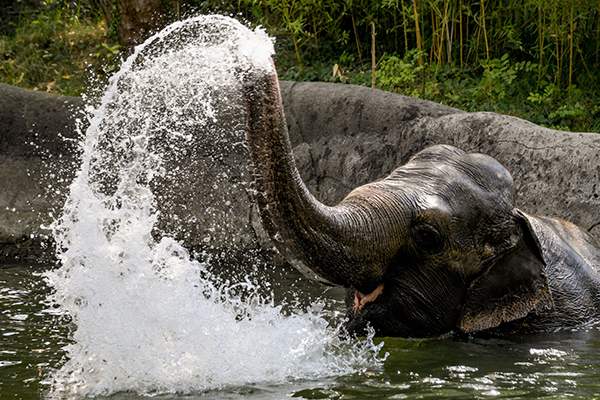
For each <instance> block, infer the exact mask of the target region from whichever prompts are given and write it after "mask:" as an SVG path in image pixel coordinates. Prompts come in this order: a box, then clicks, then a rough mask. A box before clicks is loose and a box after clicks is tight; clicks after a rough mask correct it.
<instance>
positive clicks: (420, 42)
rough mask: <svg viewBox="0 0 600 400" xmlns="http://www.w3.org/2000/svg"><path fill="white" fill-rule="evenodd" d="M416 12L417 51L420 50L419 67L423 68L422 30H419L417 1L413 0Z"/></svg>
mask: <svg viewBox="0 0 600 400" xmlns="http://www.w3.org/2000/svg"><path fill="white" fill-rule="evenodd" d="M413 7H414V10H415V30H416V33H417V49H418V50H419V66H423V55H422V54H421V53H422V52H423V42H422V39H421V30H420V29H419V13H418V12H417V0H413Z"/></svg>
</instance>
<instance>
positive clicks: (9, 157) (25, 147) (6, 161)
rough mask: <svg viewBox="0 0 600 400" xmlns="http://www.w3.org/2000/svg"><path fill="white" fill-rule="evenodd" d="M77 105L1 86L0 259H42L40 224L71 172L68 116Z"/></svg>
mask: <svg viewBox="0 0 600 400" xmlns="http://www.w3.org/2000/svg"><path fill="white" fill-rule="evenodd" d="M82 107H83V101H82V100H81V99H80V98H74V97H65V96H57V95H52V94H48V93H43V92H36V91H33V90H27V89H21V88H17V87H14V86H10V85H6V84H2V83H0V187H1V188H2V190H1V191H0V261H1V260H2V259H6V258H7V257H8V258H21V259H23V258H26V259H38V258H40V257H41V258H44V257H42V255H43V254H42V253H43V246H41V245H42V243H46V242H47V240H46V239H45V237H44V235H47V234H48V233H49V232H48V231H47V230H44V229H41V228H40V226H41V225H44V224H48V223H49V222H51V217H50V213H52V212H53V211H54V210H55V208H56V207H58V206H60V204H61V199H62V198H63V196H64V193H65V191H64V189H65V187H66V185H67V183H68V182H69V181H70V179H71V178H72V176H73V173H74V172H75V169H74V167H73V164H72V163H73V161H74V159H75V153H76V148H75V145H76V141H75V140H74V139H75V138H76V136H77V133H76V130H75V118H72V116H74V115H77V113H78V111H80V110H81V108H82ZM50 180H52V181H53V182H52V183H50ZM49 185H53V188H52V189H50V190H46V189H47V188H49Z"/></svg>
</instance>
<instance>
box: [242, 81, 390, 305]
mask: <svg viewBox="0 0 600 400" xmlns="http://www.w3.org/2000/svg"><path fill="white" fill-rule="evenodd" d="M244 91H245V93H244V94H245V98H246V104H247V137H248V149H249V155H250V164H251V167H250V168H251V170H252V173H253V175H254V189H255V198H256V201H257V203H258V206H259V209H260V214H261V217H262V219H263V225H264V227H265V229H266V231H267V232H268V234H269V236H270V237H271V238H272V239H273V241H274V243H275V245H276V246H277V248H278V250H279V251H280V252H282V253H283V254H284V255H285V256H286V257H287V258H288V259H290V260H297V261H300V262H302V263H303V264H304V265H305V266H307V267H308V268H310V269H311V270H312V271H314V272H315V273H317V274H318V275H319V276H321V277H323V278H325V279H327V280H328V281H330V282H331V283H334V284H338V285H342V286H352V287H355V288H356V289H358V290H360V291H361V292H363V293H370V292H371V291H373V290H374V289H375V288H376V287H377V286H378V285H379V284H380V283H381V280H382V277H383V274H384V273H385V268H384V267H383V265H386V263H387V261H388V260H389V257H387V256H385V255H384V254H385V253H386V252H385V251H382V250H383V247H386V243H389V240H386V239H385V238H384V239H383V240H382V241H378V240H377V239H378V234H377V232H379V231H380V229H379V228H381V227H377V225H378V224H376V223H374V221H373V213H372V212H370V211H369V210H367V209H365V207H364V206H363V205H359V204H358V203H354V202H353V201H352V200H351V199H348V198H347V199H346V200H344V201H343V202H342V203H340V204H339V205H338V206H336V207H328V206H326V205H324V204H322V203H320V202H318V201H317V200H316V199H315V198H314V197H313V196H312V195H311V194H310V193H309V192H308V190H307V188H306V186H305V185H304V183H303V182H302V179H301V178H300V174H299V173H298V170H297V169H296V166H295V162H294V159H293V154H292V148H291V144H290V140H289V136H288V132H287V126H286V122H285V117H284V113H283V107H282V102H281V95H280V92H279V84H278V81H277V76H276V74H272V75H271V76H261V77H258V78H256V77H254V78H253V79H252V81H251V82H248V83H247V84H246V85H245V88H244ZM382 195H383V196H385V194H382ZM361 197H362V196H361ZM374 232H375V233H374ZM375 243H379V244H378V245H375ZM382 243H383V244H382Z"/></svg>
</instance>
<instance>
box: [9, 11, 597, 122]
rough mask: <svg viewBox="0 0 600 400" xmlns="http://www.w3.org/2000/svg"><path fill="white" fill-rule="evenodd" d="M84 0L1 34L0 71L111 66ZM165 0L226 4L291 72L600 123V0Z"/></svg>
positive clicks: (47, 85)
mask: <svg viewBox="0 0 600 400" xmlns="http://www.w3.org/2000/svg"><path fill="white" fill-rule="evenodd" d="M65 1H71V3H65ZM80 1H88V0H43V4H45V7H46V9H44V10H42V12H41V13H39V14H37V16H36V17H35V18H34V19H33V21H26V20H23V21H21V23H20V24H19V28H18V30H17V33H16V34H15V35H14V37H12V36H10V37H9V36H6V35H5V36H0V65H1V66H2V70H1V71H0V78H2V79H3V80H4V81H5V82H8V83H12V84H18V85H20V86H25V87H32V88H38V89H43V90H49V91H54V92H57V93H68V94H78V93H81V92H82V91H83V90H84V89H83V88H84V87H86V84H85V81H84V80H83V74H82V72H81V71H84V70H91V71H92V73H93V74H98V75H100V76H106V74H107V73H110V69H111V68H114V62H113V61H114V60H117V59H118V58H119V57H118V56H119V54H120V52H119V48H118V47H115V45H116V43H115V42H114V41H112V40H111V39H109V37H108V36H107V33H106V30H107V28H106V27H105V25H104V23H103V20H102V18H101V17H100V15H99V14H100V12H99V11H98V10H99V8H98V10H96V11H94V8H93V7H92V8H91V11H90V12H82V11H81V10H80V7H78V6H77V5H78V4H80ZM164 1H165V4H166V6H165V8H166V9H173V10H175V12H173V13H172V15H171V18H173V19H174V18H181V17H185V16H187V15H192V14H197V13H204V14H207V13H215V12H216V13H220V14H225V15H231V16H233V17H235V18H238V19H240V20H242V21H244V22H245V23H247V24H248V25H262V26H264V27H266V28H267V29H268V30H269V32H270V33H271V34H272V35H274V36H275V37H276V38H277V43H276V46H277V48H276V50H277V55H276V60H275V61H276V64H277V68H278V71H279V74H280V78H281V79H288V80H303V81H331V82H343V83H352V84H358V85H369V86H370V85H371V84H372V77H373V76H372V74H373V72H372V71H373V64H375V86H376V87H378V88H381V89H384V90H390V91H394V92H397V93H402V94H405V95H409V96H416V97H420V98H423V99H427V100H433V101H437V102H440V103H444V104H448V105H451V106H454V107H458V108H461V109H464V110H467V111H496V112H501V113H505V114H511V115H516V116H519V117H523V118H526V119H529V120H531V121H533V122H535V123H538V124H542V125H545V126H548V127H554V128H561V129H572V130H583V131H600V91H599V90H598V86H597V83H596V82H598V81H599V80H600V79H599V78H600V2H598V1H597V0H574V1H570V2H567V1H564V0H543V1H542V0H478V1H468V0H419V1H417V0H164ZM92 4H94V3H92ZM372 24H374V26H375V31H376V36H375V38H374V39H375V40H374V42H373V37H372V35H371V32H372V31H371V26H372ZM373 43H374V46H373ZM90 54H91V55H90ZM373 55H374V56H375V57H374V59H373ZM111 66H112V67H111ZM65 77H68V78H65ZM75 80H76V81H75Z"/></svg>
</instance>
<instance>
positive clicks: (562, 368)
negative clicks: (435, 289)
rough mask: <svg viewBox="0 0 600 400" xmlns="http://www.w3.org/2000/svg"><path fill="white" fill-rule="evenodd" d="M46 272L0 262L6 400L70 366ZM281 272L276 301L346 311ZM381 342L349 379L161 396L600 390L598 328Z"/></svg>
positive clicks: (38, 389)
mask: <svg viewBox="0 0 600 400" xmlns="http://www.w3.org/2000/svg"><path fill="white" fill-rule="evenodd" d="M48 268H49V267H48V266H31V265H2V266H0V304H1V305H2V312H1V313H0V398H9V399H37V398H44V397H46V396H48V390H49V389H50V383H49V382H50V381H49V377H50V375H51V374H52V372H53V371H54V370H55V369H56V368H58V367H59V366H60V365H61V364H63V363H64V360H65V357H66V353H65V351H64V350H63V349H62V348H63V346H65V345H66V344H68V343H69V339H68V331H69V330H68V326H67V325H66V322H68V319H65V318H64V316H60V315H57V313H56V312H55V310H53V309H51V308H50V309H49V308H48V305H47V304H45V299H46V296H47V294H48V290H49V289H48V288H47V286H46V284H45V283H44V281H43V279H42V277H41V276H40V273H41V272H43V271H45V270H47V269H48ZM276 275H279V277H277V278H276V280H280V281H281V282H282V283H283V285H280V286H279V288H278V289H277V292H278V294H277V296H278V298H283V295H284V292H286V291H290V290H291V291H294V292H295V293H296V294H298V295H300V296H301V297H302V298H303V300H304V301H307V302H308V303H310V301H311V300H313V299H314V298H317V297H318V298H321V299H325V301H326V302H327V303H328V304H327V307H329V308H330V309H332V310H333V309H339V310H342V307H343V306H342V304H341V297H342V295H343V294H342V292H341V290H333V291H332V290H330V291H325V292H324V291H323V287H320V286H318V285H313V284H312V283H310V282H308V281H306V280H304V279H303V278H302V277H301V276H299V275H298V273H296V272H295V271H293V270H285V271H283V273H282V274H276ZM311 288H312V289H311ZM280 294H281V297H279V295H280ZM328 318H330V319H332V320H335V319H336V318H337V317H336V316H335V315H334V313H328ZM98 334H99V335H101V334H102V333H101V332H99V333H98ZM263 334H268V333H263ZM380 340H382V341H384V342H385V345H384V346H383V348H382V349H381V350H380V352H381V355H383V354H385V353H389V356H388V357H387V359H386V360H385V362H384V363H383V366H374V367H373V366H370V365H363V368H362V369H359V370H357V371H355V372H353V373H349V374H339V375H333V376H328V377H322V378H318V379H294V378H290V379H288V380H283V381H277V382H268V381H267V382H257V383H252V382H248V383H247V384H243V385H239V384H233V385H230V386H228V385H226V384H224V385H223V386H222V387H220V388H215V389H211V390H205V391H200V392H192V393H178V394H161V395H158V396H156V397H157V398H159V399H166V398H169V399H173V398H184V399H185V398H188V399H195V398H216V399H238V398H240V399H268V398H289V397H295V398H307V399H317V398H332V399H341V398H371V397H376V398H389V399H392V398H393V399H417V398H432V399H433V398H453V399H471V398H515V399H526V398H555V399H562V398H582V399H583V398H585V399H589V398H594V397H597V396H598V393H599V392H600V379H599V378H600V332H599V327H597V326H588V327H582V328H579V329H575V330H565V331H559V332H549V333H544V334H536V335H530V336H514V337H508V338H502V339H499V338H487V339H480V338H479V339H478V338H466V339H465V338H461V339H458V338H455V337H452V336H448V337H441V338H432V339H398V338H383V339H380ZM151 350H152V349H140V351H151ZM342 357H343V356H342ZM245 361H247V360H240V362H245ZM215 362H216V363H218V361H215ZM249 368H252V366H251V365H250V366H249ZM111 397H112V398H115V399H140V398H144V396H141V395H140V394H138V393H131V392H120V393H116V394H113V395H112V396H111Z"/></svg>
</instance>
